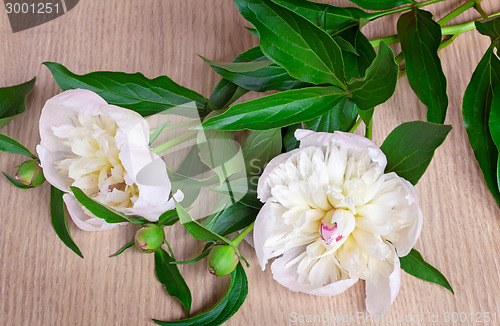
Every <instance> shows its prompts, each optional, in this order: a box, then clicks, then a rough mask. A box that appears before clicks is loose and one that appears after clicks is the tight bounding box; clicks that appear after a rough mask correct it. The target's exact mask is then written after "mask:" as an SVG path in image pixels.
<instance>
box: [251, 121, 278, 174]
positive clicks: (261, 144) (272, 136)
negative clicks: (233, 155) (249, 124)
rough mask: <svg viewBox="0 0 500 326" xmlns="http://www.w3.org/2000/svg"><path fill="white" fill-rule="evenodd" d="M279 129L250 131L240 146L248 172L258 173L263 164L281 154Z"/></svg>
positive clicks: (260, 171) (261, 169)
mask: <svg viewBox="0 0 500 326" xmlns="http://www.w3.org/2000/svg"><path fill="white" fill-rule="evenodd" d="M281 144H282V139H281V129H270V130H263V131H250V132H249V133H248V136H247V139H245V142H244V143H243V145H242V146H241V151H242V152H243V159H244V160H245V166H246V168H247V172H248V173H250V172H251V173H252V175H260V174H261V173H262V171H263V169H264V166H266V164H267V163H268V162H269V161H270V160H271V159H273V158H274V157H275V156H277V155H279V154H281Z"/></svg>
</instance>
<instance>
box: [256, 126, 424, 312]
mask: <svg viewBox="0 0 500 326" xmlns="http://www.w3.org/2000/svg"><path fill="white" fill-rule="evenodd" d="M295 136H296V138H297V139H298V140H300V148H298V149H295V150H293V151H291V152H288V153H285V154H281V155H279V156H277V157H275V158H274V159H273V160H272V161H271V162H269V164H268V165H267V166H266V168H265V170H264V173H263V174H262V176H261V177H260V179H259V185H258V191H257V194H258V197H259V199H260V200H261V201H262V202H264V203H265V204H264V206H263V207H262V209H261V211H260V212H259V214H258V216H257V219H256V221H255V228H254V243H255V250H256V253H257V258H258V259H259V263H260V265H261V267H262V269H263V270H264V269H265V266H266V264H267V261H268V259H271V258H276V257H278V258H276V259H275V260H274V262H273V263H272V264H271V270H272V272H273V277H274V279H275V280H276V281H278V282H279V283H281V284H282V285H284V286H286V287H288V288H289V289H291V290H292V291H299V292H305V293H308V294H314V295H321V296H330V295H336V294H339V293H342V292H343V291H345V290H346V289H347V288H349V287H350V286H351V285H353V284H354V283H356V282H357V281H358V279H363V280H365V281H366V308H367V310H368V312H369V313H371V314H376V315H378V314H383V313H386V312H387V311H388V310H389V307H390V305H391V304H392V302H393V301H394V299H395V297H396V295H397V293H398V291H399V285H400V271H401V269H400V265H399V258H398V256H400V257H402V256H405V255H407V254H408V253H409V252H410V250H411V248H412V247H413V245H414V244H415V242H416V240H417V238H418V236H419V234H420V231H421V228H422V212H421V210H420V207H419V204H418V202H417V195H416V193H415V190H414V188H413V186H412V185H411V184H410V183H409V182H408V181H406V180H405V179H402V178H400V177H399V176H398V175H396V174H395V173H387V174H384V168H385V166H386V163H387V160H386V157H385V155H384V153H382V151H381V150H380V149H379V148H378V147H377V146H376V145H375V144H374V143H373V142H371V141H370V140H368V139H366V138H364V137H361V136H358V135H354V134H350V133H343V132H334V133H332V134H329V133H320V132H313V131H307V130H297V132H296V133H295Z"/></svg>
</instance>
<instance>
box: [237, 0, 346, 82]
mask: <svg viewBox="0 0 500 326" xmlns="http://www.w3.org/2000/svg"><path fill="white" fill-rule="evenodd" d="M235 3H236V7H237V8H238V10H239V11H240V13H241V14H242V15H243V17H244V18H245V19H247V20H248V21H249V22H250V23H251V24H252V25H253V26H254V27H255V28H256V29H257V31H258V32H259V36H260V37H259V41H260V48H261V50H262V52H263V53H264V54H265V55H266V57H268V58H269V59H271V60H272V61H274V62H275V63H277V64H278V65H280V66H282V67H283V68H285V69H286V70H287V71H288V73H289V74H290V75H291V76H292V77H294V78H296V79H299V80H302V81H305V82H308V83H312V84H316V85H319V84H325V83H327V84H332V85H335V86H338V87H341V88H345V84H344V68H343V66H344V65H343V61H342V52H341V50H340V47H339V46H338V45H337V43H335V41H334V40H333V39H332V38H331V37H330V36H329V35H328V34H327V33H326V32H325V31H323V30H321V29H320V28H319V27H317V26H316V25H314V24H313V23H311V22H309V21H308V20H307V19H305V18H303V17H302V16H300V15H298V14H296V13H294V12H293V11H290V10H288V9H286V8H284V7H281V6H279V5H277V4H276V3H274V2H272V1H270V0H235Z"/></svg>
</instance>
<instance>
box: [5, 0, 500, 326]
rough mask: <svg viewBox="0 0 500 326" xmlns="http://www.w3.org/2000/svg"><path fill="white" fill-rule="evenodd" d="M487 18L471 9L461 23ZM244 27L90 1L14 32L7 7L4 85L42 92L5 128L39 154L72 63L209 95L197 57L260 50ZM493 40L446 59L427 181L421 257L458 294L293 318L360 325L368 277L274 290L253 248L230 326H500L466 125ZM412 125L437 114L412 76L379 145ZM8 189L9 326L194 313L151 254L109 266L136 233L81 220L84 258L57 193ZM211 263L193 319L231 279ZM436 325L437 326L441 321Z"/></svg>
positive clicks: (436, 293)
mask: <svg viewBox="0 0 500 326" xmlns="http://www.w3.org/2000/svg"><path fill="white" fill-rule="evenodd" d="M463 2H465V1H459V0H447V1H445V2H444V3H441V4H438V5H434V6H432V7H431V10H432V11H433V12H434V13H435V15H436V16H437V17H438V18H439V17H442V16H443V15H444V13H446V12H449V11H451V10H452V9H454V8H455V7H457V6H458V5H459V4H461V3H463ZM331 3H334V4H343V3H344V4H345V3H347V1H341V0H338V1H334V0H332V1H331ZM483 6H484V9H485V10H486V12H488V13H494V12H497V11H500V2H499V1H498V0H484V1H483ZM2 8H3V7H2ZM478 17H479V16H478V15H477V13H475V12H473V11H471V12H467V13H466V14H464V15H463V16H461V17H460V18H459V19H458V21H459V22H463V21H466V20H468V19H471V18H478ZM396 20H397V17H390V18H388V19H384V20H382V21H380V22H378V23H376V24H375V25H373V24H371V25H369V27H368V29H367V28H365V29H364V31H365V32H366V33H368V34H369V35H370V36H372V37H380V36H384V35H388V34H393V33H394V31H395V23H396ZM243 25H244V20H243V19H242V18H241V16H240V15H239V13H238V12H237V10H236V9H235V6H234V4H233V3H232V1H230V0H217V1H215V0H210V1H202V0H163V1H160V0H148V1H144V0H106V1H102V0H101V1H99V0H82V1H80V3H79V4H78V5H77V6H76V7H75V8H74V9H73V10H71V11H70V12H68V13H67V14H65V15H64V16H62V17H59V18H57V19H56V20H54V21H51V22H49V23H46V24H44V25H41V26H38V27H35V28H33V29H30V30H27V31H23V32H19V33H16V34H13V33H12V31H11V30H10V25H9V23H8V20H7V15H6V14H5V12H3V9H2V10H1V11H0V86H10V85H14V84H18V83H21V82H24V81H27V80H29V79H31V78H32V77H33V76H37V83H36V86H35V89H34V91H33V93H32V94H31V95H30V96H29V98H28V103H27V104H28V109H27V112H26V113H24V114H23V115H22V116H20V117H18V118H16V119H15V120H14V121H13V122H11V123H10V124H9V125H8V126H7V127H5V128H3V129H2V130H1V132H2V133H4V134H7V135H9V136H11V137H14V138H16V139H17V140H19V141H20V142H22V143H23V144H25V145H26V146H27V147H28V148H29V149H30V150H34V149H35V146H36V144H37V142H38V141H39V136H38V127H37V125H38V118H39V114H40V111H41V108H42V106H43V103H44V102H45V101H46V100H47V99H49V98H50V97H52V96H54V95H55V94H57V93H58V92H60V90H59V88H58V87H57V85H56V83H55V81H54V79H53V78H52V77H51V75H50V73H49V71H48V69H47V68H45V67H43V66H42V65H41V63H42V62H44V61H55V62H59V63H62V64H64V65H66V66H67V67H68V68H69V69H70V70H72V71H75V72H77V73H87V72H90V71H95V70H118V71H126V72H136V71H141V72H143V73H144V74H145V75H146V76H148V77H155V76H158V75H163V74H165V75H168V76H170V77H171V78H172V79H173V80H175V81H176V82H178V83H180V84H181V85H184V86H187V87H190V88H192V89H194V90H196V91H198V92H200V93H201V94H204V95H205V96H208V95H210V92H211V90H212V88H213V87H214V86H215V84H216V83H217V82H218V80H219V77H218V76H217V75H216V74H215V73H214V72H213V71H212V70H211V69H210V68H209V67H208V66H207V65H205V64H204V63H203V62H202V60H201V59H200V58H198V57H197V56H196V53H198V54H201V55H203V56H205V57H208V58H210V59H214V60H219V61H223V60H226V61H229V60H231V59H232V58H233V57H234V56H235V55H237V54H238V53H240V52H242V51H244V50H246V49H248V48H250V47H252V46H255V45H257V40H256V38H254V37H253V36H252V35H251V34H250V33H248V32H247V31H246V30H245V29H244V28H243ZM488 45H489V39H488V38H487V37H484V36H481V35H480V34H478V33H477V32H475V31H472V32H469V33H467V34H464V35H462V36H460V37H459V38H458V39H457V40H456V41H455V42H454V43H453V44H452V45H451V46H449V47H448V48H446V49H444V50H443V51H442V52H441V53H440V56H441V60H442V63H443V68H444V71H445V74H446V76H447V78H448V94H449V98H450V105H449V109H448V116H447V119H446V122H447V123H449V124H452V125H453V130H452V131H451V133H450V135H449V136H448V138H447V139H446V141H445V143H444V145H443V146H442V147H441V148H439V149H438V150H437V151H436V155H435V157H434V160H433V161H432V163H431V164H430V166H429V169H428V170H427V172H426V174H425V175H424V177H423V178H422V179H421V181H420V183H419V184H418V186H417V191H418V194H419V197H420V201H421V206H422V209H423V212H424V216H425V222H424V227H423V231H422V235H421V237H420V239H419V241H418V242H417V245H416V248H417V249H418V250H420V251H421V252H422V254H423V255H424V257H425V258H426V259H427V260H428V261H429V262H430V263H431V264H433V265H434V266H436V267H438V268H439V269H440V270H441V271H442V272H443V274H444V275H446V276H447V277H448V279H449V281H450V283H451V284H452V286H453V288H454V289H455V295H452V294H451V293H449V292H448V291H447V290H445V289H443V288H441V287H439V286H437V285H434V284H430V283H426V282H423V281H420V280H418V279H416V278H414V277H412V276H409V275H407V274H404V273H403V276H402V284H401V291H400V292H399V295H398V297H397V299H396V301H395V302H394V304H393V305H392V308H391V310H390V312H389V313H388V314H387V315H386V316H385V319H386V321H385V322H376V321H370V320H369V319H366V320H365V319H355V321H354V322H353V321H352V319H351V320H350V321H349V319H347V321H344V322H337V323H334V322H331V321H330V322H328V323H327V322H325V323H299V322H294V321H293V318H292V317H293V316H297V317H299V316H300V315H303V318H306V317H307V315H315V314H319V315H323V314H325V313H326V314H329V316H331V314H335V315H336V316H338V317H339V318H340V317H342V316H344V318H349V317H350V316H351V315H353V316H356V318H358V316H361V315H358V313H364V312H365V303H364V301H365V294H364V284H363V282H359V283H358V284H356V285H355V286H353V287H352V288H351V289H349V290H348V291H346V292H345V293H344V294H342V295H340V296H336V297H315V296H310V295H306V294H300V293H293V292H291V291H288V290H287V289H286V288H284V287H282V286H280V285H279V284H278V283H276V282H275V281H274V280H273V279H272V275H271V273H270V271H269V269H268V270H266V271H265V272H262V271H261V270H260V268H259V266H258V263H257V260H256V258H255V254H254V252H253V251H252V249H251V248H250V247H249V246H248V245H245V247H244V248H243V254H244V255H245V256H246V257H247V258H248V260H249V261H250V263H251V264H252V267H251V268H250V269H248V270H247V272H248V278H249V288H250V290H249V295H248V299H247V300H246V302H245V303H244V305H243V307H242V308H241V310H240V311H239V312H238V313H237V314H236V315H235V316H234V317H233V318H232V319H231V320H230V321H229V322H228V323H227V324H228V325H297V324H300V325H313V324H316V325H319V324H322V325H334V324H336V325H350V324H357V325H364V324H377V325H395V324H408V323H403V322H402V321H401V320H405V319H406V320H413V322H412V323H410V324H415V325H416V324H422V325H431V324H434V325H443V324H447V323H445V317H446V316H447V313H448V314H450V315H449V316H452V315H453V313H454V312H455V313H462V317H463V313H466V314H467V317H468V319H467V320H468V322H464V323H463V324H464V325H465V324H478V325H479V324H480V325H494V324H495V323H493V322H483V323H475V322H473V321H474V320H478V319H477V318H478V317H481V316H483V317H484V316H485V313H490V314H496V318H497V322H498V320H500V300H499V299H498V298H499V294H498V293H500V282H499V272H498V270H499V267H500V266H499V252H500V236H499V233H500V210H499V208H498V206H497V204H496V203H495V201H494V200H493V197H492V196H491V195H490V193H489V192H488V190H487V188H486V186H485V184H484V181H483V179H482V174H481V171H480V169H479V167H478V164H477V163H476V161H475V159H474V156H473V152H472V150H471V148H470V145H469V144H468V141H467V136H466V132H465V129H464V127H463V123H462V118H461V105H462V96H463V93H464V91H465V88H466V85H467V83H468V81H469V79H470V77H471V75H472V72H473V70H474V67H475V65H476V64H477V63H478V62H479V60H480V58H481V56H482V54H483V53H484V51H485V50H486V48H487V47H488ZM256 96H257V95H256V94H252V95H247V96H246V97H245V98H246V99H249V98H252V97H256ZM411 120H425V107H424V106H423V105H422V104H421V103H420V102H419V101H418V99H417V98H416V96H415V95H414V94H413V93H412V92H411V90H410V87H409V85H408V82H407V79H406V78H402V79H401V80H400V82H399V84H398V88H397V91H396V94H395V96H394V97H393V98H392V99H391V100H390V101H388V102H387V103H386V104H384V105H382V106H380V107H379V108H378V109H377V111H376V114H375V123H374V140H375V142H377V143H378V144H381V143H382V141H383V139H384V138H385V136H386V135H387V134H388V133H389V132H390V131H391V130H392V129H393V128H394V127H396V126H397V125H399V124H400V123H402V122H405V121H411ZM22 161H23V158H22V157H19V156H15V155H11V154H6V153H0V169H1V170H3V171H6V172H8V173H10V174H12V175H13V174H14V173H15V168H14V166H15V165H18V164H20V163H21V162H22ZM0 194H1V196H0V325H9V326H10V325H30V326H32V325H43V326H52V325H153V323H152V322H151V321H150V318H158V319H163V320H173V319H178V318H181V317H185V316H184V313H183V311H182V309H181V306H180V304H179V303H178V302H176V301H175V300H173V299H171V298H169V297H168V296H167V295H166V294H165V293H164V290H163V289H162V286H161V285H160V283H159V282H157V280H156V279H155V276H154V261H153V260H154V259H153V256H152V255H146V254H142V253H140V252H139V251H138V250H135V249H129V250H128V251H127V252H125V253H124V254H122V255H121V256H119V257H117V258H108V255H110V254H111V253H113V252H114V251H116V250H117V249H118V248H120V247H121V246H122V245H123V244H125V243H127V242H129V241H130V239H131V238H132V237H133V235H134V227H121V228H115V229H113V230H111V231H104V232H94V233H90V232H85V231H81V230H79V229H77V228H76V227H75V226H74V225H73V224H72V222H70V224H71V225H70V230H71V232H72V234H73V237H74V240H75V242H76V243H77V244H78V245H79V246H80V248H81V250H82V252H83V254H84V256H85V259H81V258H79V257H77V256H76V255H75V254H74V253H73V252H71V251H70V250H69V249H67V248H66V247H65V246H64V245H63V244H62V243H61V242H60V241H59V239H58V238H57V236H56V234H55V233H54V231H53V230H52V227H51V224H50V216H49V205H48V204H49V185H48V184H45V185H43V186H41V187H39V188H36V189H31V190H20V189H17V188H15V187H13V186H11V185H10V184H9V183H8V182H7V181H6V180H5V179H4V178H1V179H0ZM166 233H167V238H168V240H169V241H170V242H171V243H172V245H173V247H174V251H175V252H176V254H177V256H178V258H180V259H187V258H191V257H194V255H196V254H197V253H198V252H199V251H200V249H201V244H200V243H198V242H196V241H195V240H193V239H192V238H191V236H190V235H189V234H187V232H186V231H185V230H184V229H183V228H182V226H180V225H177V226H175V227H172V228H169V229H168V230H167V232H166ZM205 264H206V262H205V261H203V262H199V263H196V264H192V265H188V266H183V267H181V269H182V272H183V274H184V275H185V276H186V279H187V283H188V284H189V286H190V287H191V290H192V293H193V313H194V314H198V313H200V312H202V311H204V310H205V309H207V308H209V307H211V306H213V305H214V304H215V303H216V302H217V300H218V299H219V298H220V297H222V295H223V293H224V292H225V289H226V285H227V282H228V280H227V278H225V279H224V278H223V279H215V278H214V277H213V276H212V275H210V274H209V273H208V272H207V270H206V265H205ZM470 313H472V314H473V317H474V319H473V320H472V322H471V319H470V315H469V314H470ZM481 314H482V315H481ZM363 316H364V315H363ZM431 316H432V318H433V321H436V318H437V323H432V322H431V321H429V318H430V317H431ZM420 318H422V320H421V321H420V322H418V320H419V319H420ZM389 319H392V322H390V321H387V320H389ZM398 320H399V321H398ZM483 320H484V319H483ZM497 324H498V323H497Z"/></svg>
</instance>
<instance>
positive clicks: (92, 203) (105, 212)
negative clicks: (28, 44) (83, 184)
mask: <svg viewBox="0 0 500 326" xmlns="http://www.w3.org/2000/svg"><path fill="white" fill-rule="evenodd" d="M70 188H71V191H72V192H73V195H75V198H76V199H77V200H78V201H79V202H80V204H82V205H83V206H85V208H87V209H88V210H89V211H90V212H91V213H92V214H94V215H95V216H97V217H99V218H102V219H103V220H105V221H106V222H107V223H122V222H131V223H134V224H142V221H140V220H135V219H134V218H132V217H131V216H127V215H125V214H123V213H121V212H119V211H117V210H115V209H113V208H111V207H108V206H106V205H103V204H101V203H99V202H98V201H96V200H94V199H92V198H90V197H89V196H87V195H86V194H85V193H84V192H83V191H82V190H81V189H80V188H78V187H74V186H71V187H70ZM139 222H140V223H139Z"/></svg>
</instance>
